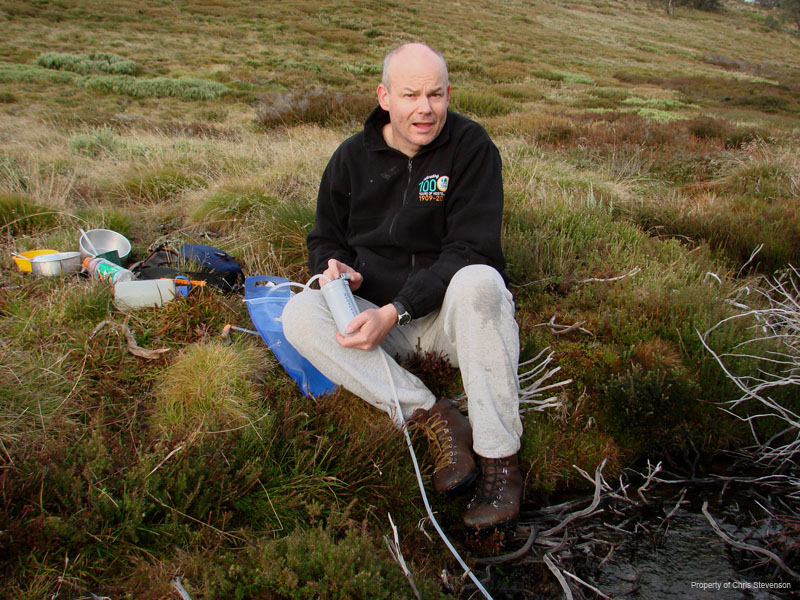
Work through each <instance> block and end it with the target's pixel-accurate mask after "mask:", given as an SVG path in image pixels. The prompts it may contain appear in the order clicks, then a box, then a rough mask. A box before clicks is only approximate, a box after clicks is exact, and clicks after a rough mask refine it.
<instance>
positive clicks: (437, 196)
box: [419, 173, 450, 202]
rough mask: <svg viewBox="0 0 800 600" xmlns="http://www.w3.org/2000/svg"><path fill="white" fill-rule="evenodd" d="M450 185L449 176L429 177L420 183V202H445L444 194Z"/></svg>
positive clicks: (434, 175)
mask: <svg viewBox="0 0 800 600" xmlns="http://www.w3.org/2000/svg"><path fill="white" fill-rule="evenodd" d="M449 185H450V177H449V176H447V175H439V174H438V173H437V174H433V175H427V176H426V177H425V178H424V179H423V180H422V181H420V182H419V201H420V202H444V194H445V192H446V191H447V188H448V186H449Z"/></svg>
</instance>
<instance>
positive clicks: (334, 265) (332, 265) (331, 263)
mask: <svg viewBox="0 0 800 600" xmlns="http://www.w3.org/2000/svg"><path fill="white" fill-rule="evenodd" d="M342 273H350V279H348V280H347V283H348V284H349V285H350V290H351V291H353V292H355V291H356V290H357V289H358V288H359V287H360V286H361V283H362V282H363V281H364V276H363V275H362V274H361V273H359V272H358V271H356V270H355V269H354V268H353V267H350V266H348V265H346V264H344V263H343V262H339V261H338V260H336V259H335V258H331V259H329V260H328V268H327V269H325V270H324V271H323V272H322V274H323V275H324V276H325V277H327V278H328V279H330V280H331V281H333V280H334V279H339V275H341V274H342ZM326 283H328V282H327V281H324V280H322V279H320V280H319V286H320V287H322V286H323V285H325V284H326Z"/></svg>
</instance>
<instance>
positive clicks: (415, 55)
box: [381, 42, 450, 90]
mask: <svg viewBox="0 0 800 600" xmlns="http://www.w3.org/2000/svg"><path fill="white" fill-rule="evenodd" d="M397 63H403V64H416V65H420V64H428V65H430V68H433V69H436V70H438V71H439V74H440V76H441V78H442V81H444V84H445V85H446V86H448V85H450V80H449V76H448V74H447V63H446V62H445V60H444V56H442V53H441V52H439V51H438V50H434V49H433V48H431V47H430V46H428V45H427V44H422V43H419V42H412V43H408V44H402V45H400V46H398V47H397V48H395V49H394V50H392V51H391V52H389V53H388V54H387V55H386V57H385V58H384V59H383V75H382V76H381V83H382V84H383V85H384V86H385V87H386V89H387V90H391V89H392V87H391V85H392V73H393V70H394V69H393V67H394V66H395V65H396V64H397Z"/></svg>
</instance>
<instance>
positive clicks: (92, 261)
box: [83, 256, 133, 284]
mask: <svg viewBox="0 0 800 600" xmlns="http://www.w3.org/2000/svg"><path fill="white" fill-rule="evenodd" d="M83 267H84V268H85V269H86V270H87V271H88V272H89V275H91V276H92V277H97V278H98V279H100V280H101V281H107V282H109V283H111V284H115V283H119V282H120V281H132V280H133V273H132V272H131V271H129V270H128V269H126V268H125V267H121V266H119V265H117V264H114V263H113V262H111V261H110V260H106V259H105V258H97V257H91V256H87V257H86V258H84V259H83Z"/></svg>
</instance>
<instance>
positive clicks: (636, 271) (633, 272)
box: [569, 267, 642, 283]
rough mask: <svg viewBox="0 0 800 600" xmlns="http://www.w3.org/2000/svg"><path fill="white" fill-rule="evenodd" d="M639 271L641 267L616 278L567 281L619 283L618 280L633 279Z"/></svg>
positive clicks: (573, 281) (572, 280)
mask: <svg viewBox="0 0 800 600" xmlns="http://www.w3.org/2000/svg"><path fill="white" fill-rule="evenodd" d="M641 270H642V269H641V267H634V268H633V269H631V270H630V271H628V272H627V273H624V274H622V275H617V276H616V277H606V278H602V277H587V278H586V279H570V280H569V281H570V282H571V283H595V282H597V283H604V282H608V281H619V280H620V279H625V278H626V277H633V276H634V275H636V274H637V273H638V272H639V271H641Z"/></svg>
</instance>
